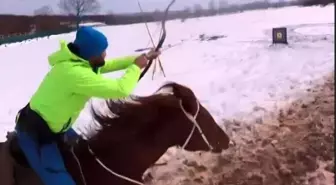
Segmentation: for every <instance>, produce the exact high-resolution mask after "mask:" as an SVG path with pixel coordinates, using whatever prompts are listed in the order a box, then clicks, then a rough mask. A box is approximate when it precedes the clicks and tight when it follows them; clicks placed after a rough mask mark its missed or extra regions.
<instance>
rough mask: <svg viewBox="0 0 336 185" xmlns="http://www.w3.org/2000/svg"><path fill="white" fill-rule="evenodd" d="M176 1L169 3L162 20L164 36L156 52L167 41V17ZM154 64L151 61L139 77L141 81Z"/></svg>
mask: <svg viewBox="0 0 336 185" xmlns="http://www.w3.org/2000/svg"><path fill="white" fill-rule="evenodd" d="M175 1H176V0H172V1H171V2H170V3H169V5H168V6H167V8H166V10H165V14H164V18H163V19H162V22H161V25H162V36H161V38H160V40H159V43H158V45H157V46H156V47H155V51H159V49H160V48H161V47H162V45H163V43H164V41H165V39H166V36H167V33H166V19H167V16H168V11H169V9H170V7H171V6H172V5H173V4H174V3H175ZM152 63H153V60H149V62H148V65H147V66H146V67H145V69H144V70H143V71H142V72H141V75H140V77H139V81H140V80H141V78H142V77H143V76H144V75H145V74H146V73H147V71H148V69H149V68H150V67H151V65H152Z"/></svg>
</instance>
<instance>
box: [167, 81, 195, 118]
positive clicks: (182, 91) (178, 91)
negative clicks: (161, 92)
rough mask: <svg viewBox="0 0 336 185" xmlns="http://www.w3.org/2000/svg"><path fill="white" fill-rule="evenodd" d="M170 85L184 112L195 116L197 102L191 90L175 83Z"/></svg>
mask: <svg viewBox="0 0 336 185" xmlns="http://www.w3.org/2000/svg"><path fill="white" fill-rule="evenodd" d="M171 85H172V87H173V93H174V95H175V96H176V97H177V98H178V99H180V100H181V101H182V106H183V108H184V110H185V111H187V112H188V113H189V114H191V115H195V114H196V113H197V109H198V105H197V101H198V100H197V98H196V96H195V94H194V92H192V90H191V89H189V88H187V87H185V86H182V85H180V84H177V83H173V84H171Z"/></svg>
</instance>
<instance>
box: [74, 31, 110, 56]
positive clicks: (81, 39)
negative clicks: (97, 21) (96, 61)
mask: <svg viewBox="0 0 336 185" xmlns="http://www.w3.org/2000/svg"><path fill="white" fill-rule="evenodd" d="M74 44H75V45H76V46H77V47H79V55H80V57H81V58H83V59H85V60H89V59H90V58H91V57H98V56H100V55H101V54H102V53H103V52H104V51H105V50H106V48H107V46H108V42H107V38H106V37H105V35H104V34H103V33H101V32H99V31H98V30H95V29H94V28H92V27H90V26H82V27H80V28H79V29H78V30H77V33H76V39H75V41H74Z"/></svg>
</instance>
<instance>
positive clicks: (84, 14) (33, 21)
mask: <svg viewBox="0 0 336 185" xmlns="http://www.w3.org/2000/svg"><path fill="white" fill-rule="evenodd" d="M329 3H334V0H297V1H291V2H284V1H280V2H278V3H270V2H268V1H267V0H265V1H259V2H253V3H248V4H243V5H229V4H228V3H227V1H225V0H222V1H220V3H219V4H215V3H214V1H210V2H209V4H208V7H202V6H201V5H199V4H195V5H193V7H186V8H185V9H184V10H180V11H170V12H169V14H168V17H167V18H166V19H181V21H184V20H186V19H188V18H194V17H203V16H213V15H219V14H227V13H234V12H242V11H246V10H256V9H265V8H270V7H284V6H293V5H301V6H311V5H327V4H329ZM58 6H59V9H60V10H61V11H62V15H55V13H54V12H53V10H52V8H51V7H49V6H42V7H40V8H38V9H36V10H35V11H34V15H33V16H24V15H0V36H8V35H10V36H12V35H17V34H30V33H36V32H37V33H38V32H55V31H60V32H61V31H62V30H68V29H76V27H78V25H79V23H80V22H101V23H105V24H107V25H120V24H133V23H140V22H153V21H160V20H162V19H163V18H164V12H162V11H159V10H156V11H153V12H141V13H140V12H139V13H132V14H114V13H112V12H109V13H106V14H98V13H99V11H100V7H101V6H100V4H99V2H98V1H97V0H60V1H59V4H58ZM89 14H91V15H89ZM8 23H10V24H8Z"/></svg>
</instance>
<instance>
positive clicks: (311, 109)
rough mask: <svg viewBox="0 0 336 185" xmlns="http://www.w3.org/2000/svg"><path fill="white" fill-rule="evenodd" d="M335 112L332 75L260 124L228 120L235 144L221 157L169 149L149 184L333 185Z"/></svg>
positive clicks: (227, 126)
mask: <svg viewBox="0 0 336 185" xmlns="http://www.w3.org/2000/svg"><path fill="white" fill-rule="evenodd" d="M334 110H335V109H334V74H332V75H331V76H329V77H326V79H325V83H324V84H320V85H316V87H314V88H312V89H308V90H307V94H306V96H305V97H302V98H301V99H299V100H297V101H295V102H293V103H291V105H290V106H288V107H287V108H284V109H282V110H280V111H279V112H278V113H277V114H274V113H272V115H276V116H275V117H273V118H268V119H267V120H263V123H262V124H260V123H259V122H258V123H255V124H247V123H243V122H239V121H226V122H227V123H225V125H226V128H225V129H226V131H227V132H228V134H229V135H230V136H231V138H232V141H233V144H232V146H231V147H230V148H229V149H228V150H226V151H224V152H223V153H222V154H220V155H213V154H210V153H207V152H199V153H190V152H185V151H178V150H176V149H174V150H172V151H171V152H170V155H171V156H173V157H172V158H170V159H168V162H167V164H166V165H163V166H157V167H154V168H152V169H150V170H149V172H150V173H149V174H150V175H147V176H146V179H147V181H148V183H147V184H156V185H158V184H164V185H169V184H172V185H197V184H202V185H216V184H218V185H331V184H334ZM168 153H169V151H168Z"/></svg>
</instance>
